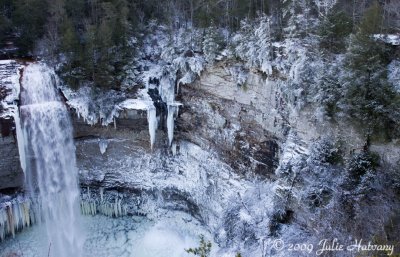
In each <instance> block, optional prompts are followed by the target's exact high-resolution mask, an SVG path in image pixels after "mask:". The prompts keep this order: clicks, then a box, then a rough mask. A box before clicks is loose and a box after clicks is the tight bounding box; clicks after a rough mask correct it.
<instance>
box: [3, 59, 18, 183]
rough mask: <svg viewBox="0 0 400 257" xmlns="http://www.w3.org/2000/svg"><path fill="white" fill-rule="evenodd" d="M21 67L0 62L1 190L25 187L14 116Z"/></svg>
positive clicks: (13, 63) (9, 62)
mask: <svg viewBox="0 0 400 257" xmlns="http://www.w3.org/2000/svg"><path fill="white" fill-rule="evenodd" d="M19 68H20V65H19V64H18V63H17V62H15V61H0V132H1V135H0V157H1V162H0V190H1V189H9V188H18V187H22V186H23V180H24V174H23V171H22V169H21V165H20V160H19V153H18V144H17V138H16V129H15V122H14V118H13V115H14V113H15V110H17V103H16V102H17V100H18V93H19V88H16V86H17V85H18V79H19V71H18V69H19Z"/></svg>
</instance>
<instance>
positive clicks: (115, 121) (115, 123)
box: [114, 117, 117, 129]
mask: <svg viewBox="0 0 400 257" xmlns="http://www.w3.org/2000/svg"><path fill="white" fill-rule="evenodd" d="M114 129H117V120H116V119H115V117H114Z"/></svg>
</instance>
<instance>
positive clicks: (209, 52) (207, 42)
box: [203, 26, 222, 64]
mask: <svg viewBox="0 0 400 257" xmlns="http://www.w3.org/2000/svg"><path fill="white" fill-rule="evenodd" d="M221 41H222V40H221V39H220V38H219V36H218V30H217V28H216V27H215V26H211V27H209V28H208V29H206V32H205V35H204V40H203V53H204V56H205V59H206V61H207V62H208V63H209V64H213V63H214V61H215V58H216V57H217V53H218V52H219V50H220V42H221Z"/></svg>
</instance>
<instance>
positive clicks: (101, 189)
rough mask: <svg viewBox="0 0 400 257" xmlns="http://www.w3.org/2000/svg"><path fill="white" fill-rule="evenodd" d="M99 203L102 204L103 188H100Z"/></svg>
mask: <svg viewBox="0 0 400 257" xmlns="http://www.w3.org/2000/svg"><path fill="white" fill-rule="evenodd" d="M100 201H101V202H104V188H102V187H100Z"/></svg>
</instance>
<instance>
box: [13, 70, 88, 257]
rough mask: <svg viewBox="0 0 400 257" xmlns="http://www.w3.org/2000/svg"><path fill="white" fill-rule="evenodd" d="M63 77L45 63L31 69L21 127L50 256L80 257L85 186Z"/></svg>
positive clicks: (23, 90) (26, 74)
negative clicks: (81, 183)
mask: <svg viewBox="0 0 400 257" xmlns="http://www.w3.org/2000/svg"><path fill="white" fill-rule="evenodd" d="M57 83H58V81H57V76H56V75H55V73H54V72H53V71H52V70H51V69H50V68H48V67H47V66H46V65H44V64H40V63H35V64H30V65H28V66H27V67H26V68H25V70H24V72H23V74H22V78H21V87H22V88H21V106H20V113H21V127H22V130H23V135H24V137H23V139H24V148H25V151H24V152H25V155H26V159H27V160H26V162H25V163H26V164H25V166H26V167H25V169H26V171H25V172H26V184H27V190H28V191H29V193H30V194H31V195H32V196H33V197H38V198H39V199H40V201H41V210H40V212H41V216H42V219H43V221H44V224H45V226H46V230H47V236H48V240H49V242H48V246H49V250H48V251H49V255H50V256H57V257H70V256H74V257H79V256H81V249H82V246H83V238H82V233H81V232H80V231H79V225H80V224H79V223H80V222H79V221H80V212H79V188H78V173H77V168H76V160H75V147H74V144H73V139H72V126H71V122H70V117H69V113H68V111H67V109H66V107H65V105H64V104H63V103H62V102H61V100H60V97H59V95H58V93H57V90H56V87H55V86H56V85H57Z"/></svg>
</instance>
